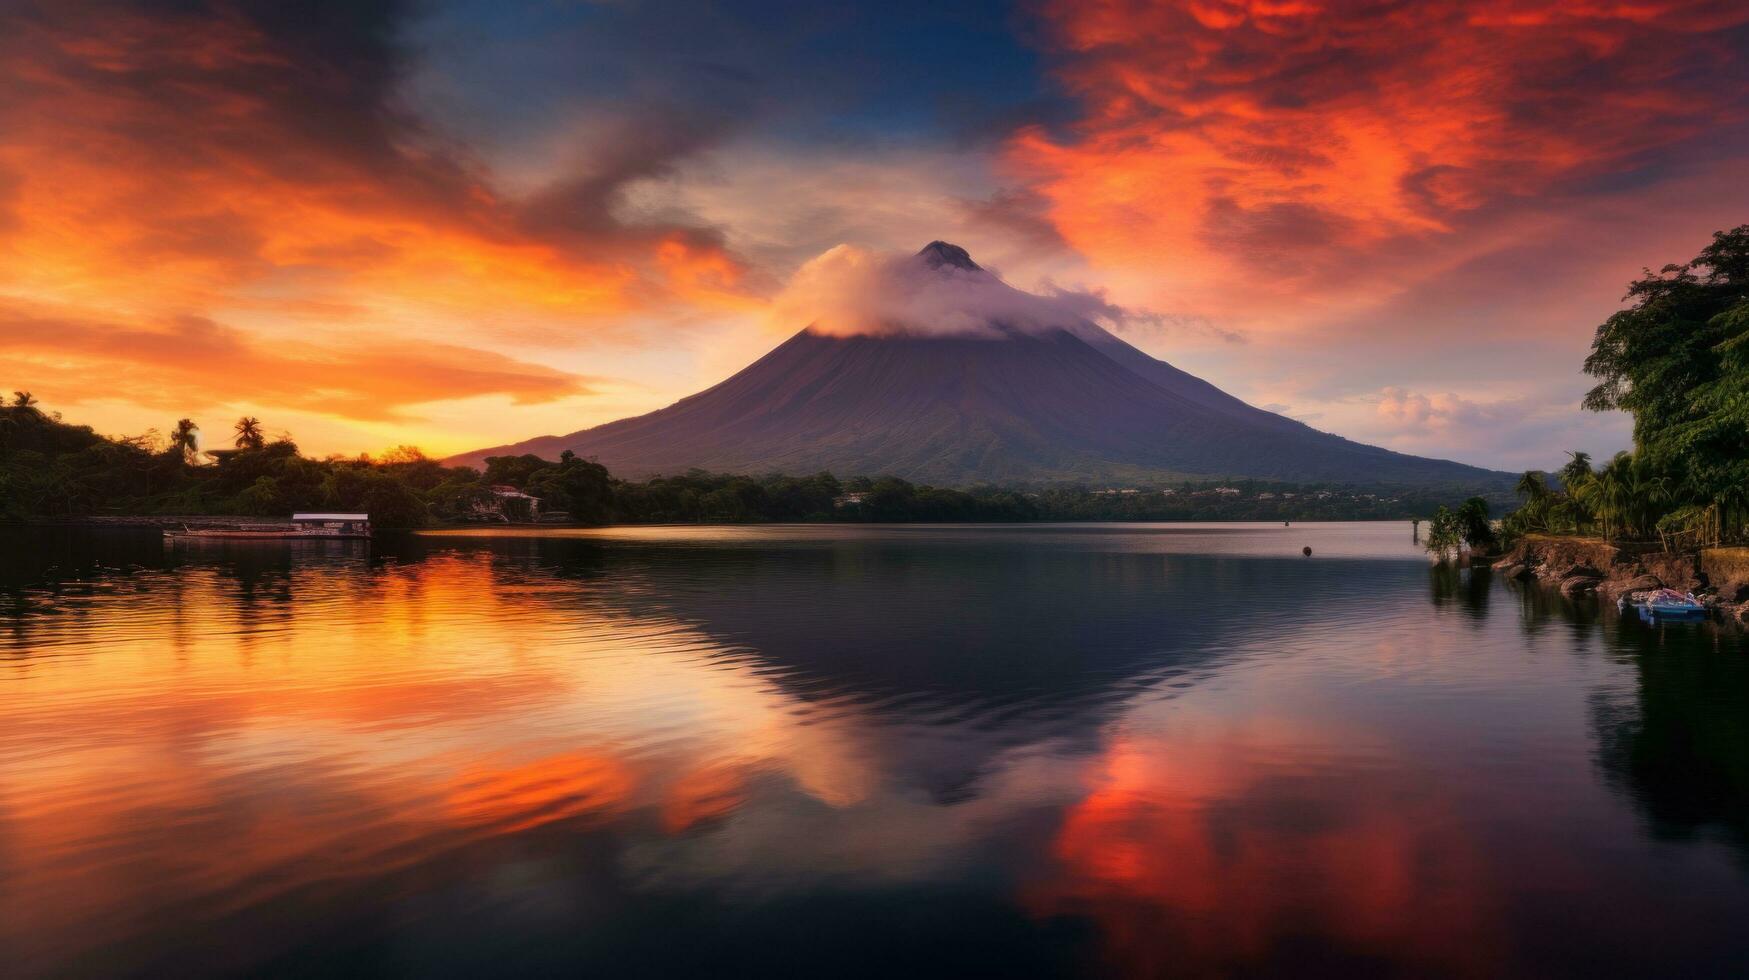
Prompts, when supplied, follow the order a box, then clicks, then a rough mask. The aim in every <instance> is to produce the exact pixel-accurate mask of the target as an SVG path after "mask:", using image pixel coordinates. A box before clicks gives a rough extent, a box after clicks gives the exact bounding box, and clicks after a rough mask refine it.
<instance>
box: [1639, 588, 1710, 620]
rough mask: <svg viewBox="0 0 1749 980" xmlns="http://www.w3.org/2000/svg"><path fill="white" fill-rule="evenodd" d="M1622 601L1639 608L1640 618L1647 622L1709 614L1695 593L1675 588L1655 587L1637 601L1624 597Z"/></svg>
mask: <svg viewBox="0 0 1749 980" xmlns="http://www.w3.org/2000/svg"><path fill="white" fill-rule="evenodd" d="M1622 602H1623V603H1624V604H1627V605H1632V606H1633V607H1634V608H1635V609H1637V610H1639V613H1640V618H1641V619H1644V620H1646V621H1647V622H1657V621H1659V620H1672V619H1704V618H1705V617H1706V614H1707V610H1706V606H1705V605H1704V604H1702V603H1701V601H1700V600H1699V599H1696V598H1695V597H1694V593H1692V592H1686V593H1684V592H1678V591H1676V590H1675V589H1655V590H1653V591H1651V592H1647V593H1644V594H1642V595H1641V596H1640V597H1639V598H1638V599H1637V600H1636V601H1633V602H1629V601H1628V600H1627V599H1626V597H1624V598H1623V600H1622Z"/></svg>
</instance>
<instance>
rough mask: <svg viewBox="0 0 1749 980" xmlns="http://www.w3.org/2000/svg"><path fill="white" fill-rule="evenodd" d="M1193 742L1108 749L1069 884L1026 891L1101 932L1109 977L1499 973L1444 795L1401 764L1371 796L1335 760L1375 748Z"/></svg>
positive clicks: (1060, 836)
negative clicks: (1353, 967) (1383, 969)
mask: <svg viewBox="0 0 1749 980" xmlns="http://www.w3.org/2000/svg"><path fill="white" fill-rule="evenodd" d="M1189 727H1190V728H1191V730H1190V732H1189V733H1188V734H1186V733H1182V732H1179V731H1176V730H1174V731H1173V732H1171V733H1165V732H1158V733H1147V734H1132V735H1125V736H1123V737H1119V738H1117V739H1115V740H1114V741H1112V742H1111V743H1110V745H1109V746H1108V747H1107V749H1106V751H1105V752H1104V754H1103V756H1102V757H1101V758H1100V759H1099V760H1098V762H1097V764H1096V765H1095V766H1094V767H1093V769H1092V774H1093V775H1092V777H1091V782H1092V784H1093V789H1092V790H1091V792H1089V793H1088V794H1087V795H1086V797H1085V798H1083V799H1082V800H1081V801H1080V802H1078V803H1077V804H1075V805H1074V806H1072V807H1071V808H1070V809H1069V810H1068V812H1067V814H1066V816H1065V818H1064V820H1063V822H1062V824H1061V825H1060V827H1059V829H1058V831H1057V833H1056V836H1055V838H1054V840H1053V842H1052V845H1051V851H1052V857H1053V859H1054V864H1055V870H1054V872H1053V875H1052V876H1051V877H1050V878H1049V880H1047V881H1044V882H1041V883H1038V884H1035V885H1034V886H1032V887H1030V888H1029V889H1028V890H1027V894H1026V900H1027V902H1028V904H1029V906H1030V907H1031V908H1032V909H1033V910H1034V911H1035V912H1036V913H1038V914H1040V915H1047V916H1050V915H1065V914H1067V915H1077V916H1086V917H1089V918H1091V919H1092V920H1093V921H1094V922H1095V923H1096V924H1097V926H1098V929H1099V932H1100V936H1101V942H1102V948H1103V955H1105V956H1106V957H1108V958H1109V960H1110V965H1111V966H1112V967H1113V968H1117V969H1121V970H1123V971H1124V972H1125V973H1126V974H1130V975H1137V976H1156V975H1165V974H1180V973H1188V974H1191V975H1202V974H1206V973H1213V974H1220V975H1225V974H1229V973H1233V972H1241V973H1242V972H1245V971H1246V970H1248V969H1260V968H1265V967H1277V968H1279V967H1281V966H1283V965H1284V964H1285V965H1293V964H1298V966H1297V967H1296V968H1297V969H1305V968H1308V966H1309V965H1310V964H1312V963H1314V962H1318V961H1319V960H1318V959H1316V958H1307V957H1308V956H1313V957H1329V958H1330V959H1329V962H1336V961H1346V962H1354V963H1362V962H1371V963H1373V964H1375V965H1376V964H1377V963H1379V962H1393V963H1397V964H1398V965H1400V966H1405V965H1406V966H1410V967H1411V968H1412V969H1415V968H1432V967H1435V966H1437V968H1438V969H1437V972H1440V973H1442V974H1448V975H1449V974H1450V973H1452V972H1453V969H1454V967H1453V964H1472V965H1473V964H1478V963H1486V962H1487V961H1488V956H1487V954H1486V950H1487V949H1488V948H1489V943H1490V942H1492V941H1495V940H1497V939H1498V937H1497V936H1496V935H1495V933H1496V931H1497V930H1496V928H1495V926H1496V925H1497V923H1498V921H1499V919H1498V918H1497V917H1496V916H1495V915H1494V914H1493V913H1494V912H1495V911H1497V910H1494V909H1493V908H1492V902H1493V893H1492V890H1491V889H1490V888H1489V883H1488V882H1487V881H1486V880H1485V879H1484V877H1483V873H1482V869H1483V868H1484V866H1485V864H1484V861H1483V860H1482V858H1483V855H1482V854H1481V853H1480V851H1479V846H1478V845H1477V844H1476V843H1475V842H1474V841H1472V840H1470V839H1468V838H1467V837H1466V836H1465V834H1464V833H1463V831H1462V829H1461V828H1460V827H1458V826H1456V822H1455V820H1453V819H1452V817H1451V816H1450V813H1449V805H1450V803H1451V800H1450V799H1449V798H1447V796H1446V795H1445V794H1444V793H1442V792H1441V788H1440V787H1439V786H1437V785H1431V784H1429V783H1427V782H1426V781H1425V780H1421V781H1417V780H1416V779H1412V778H1410V777H1408V776H1407V775H1402V776H1397V775H1395V774H1392V773H1390V772H1389V768H1390V767H1391V766H1392V764H1393V763H1392V762H1391V761H1390V760H1388V759H1373V760H1368V761H1369V763H1370V766H1369V768H1373V769H1374V770H1375V771H1374V772H1372V773H1371V774H1370V777H1369V778H1366V779H1365V780H1364V781H1362V780H1361V779H1357V778H1356V777H1355V776H1354V775H1353V769H1352V768H1351V767H1347V766H1333V765H1329V764H1328V763H1329V762H1330V761H1331V760H1330V759H1328V758H1323V757H1320V755H1319V752H1320V749H1319V748H1318V747H1319V746H1331V745H1338V744H1347V745H1349V746H1350V747H1352V746H1353V745H1354V744H1355V743H1356V741H1358V742H1359V744H1361V745H1365V744H1366V741H1367V740H1366V738H1365V733H1364V732H1344V733H1341V734H1340V735H1337V733H1334V732H1331V731H1328V730H1321V729H1319V728H1315V727H1310V726H1306V725H1301V724H1298V723H1295V724H1283V723H1275V722H1270V721H1267V720H1252V721H1248V722H1246V724H1245V725H1244V726H1243V727H1240V726H1232V725H1224V724H1223V725H1217V726H1215V728H1216V730H1214V731H1210V730H1208V729H1207V728H1206V727H1204V728H1202V729H1201V730H1199V729H1198V726H1195V725H1192V726H1189ZM1459 954H1461V955H1459Z"/></svg>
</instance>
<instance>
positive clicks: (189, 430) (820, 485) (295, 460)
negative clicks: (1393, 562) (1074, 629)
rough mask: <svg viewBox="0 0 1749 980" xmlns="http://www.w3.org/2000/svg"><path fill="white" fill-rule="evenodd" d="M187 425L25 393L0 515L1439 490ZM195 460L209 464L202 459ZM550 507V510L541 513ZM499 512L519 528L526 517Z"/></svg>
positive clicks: (1321, 507)
mask: <svg viewBox="0 0 1749 980" xmlns="http://www.w3.org/2000/svg"><path fill="white" fill-rule="evenodd" d="M199 431H200V429H199V426H197V425H196V424H195V423H194V422H193V421H191V420H189V419H182V420H180V421H178V422H177V424H176V426H175V427H174V428H173V429H172V430H171V433H170V435H168V436H163V437H161V436H158V435H156V434H150V433H149V434H147V435H145V436H140V437H135V438H127V439H109V438H105V437H103V436H100V435H98V434H97V433H95V432H93V431H92V430H91V429H90V428H88V427H85V426H77V425H70V424H67V423H65V422H62V421H61V420H60V419H59V417H58V416H55V415H50V414H46V413H44V412H43V411H42V410H41V408H40V407H39V406H38V405H36V404H35V400H34V399H33V398H31V397H30V396H29V395H28V394H25V393H19V394H18V396H17V397H16V398H15V399H14V404H12V405H9V406H4V407H0V519H23V518H32V517H61V516H76V515H87V514H146V515H150V514H236V515H248V516H261V517H271V516H283V515H286V514H289V513H291V512H292V511H295V510H346V511H354V510H356V511H366V512H368V513H370V514H371V516H372V518H373V520H374V521H375V522H376V524H377V525H378V526H380V527H421V526H424V525H427V524H432V523H460V522H468V521H490V520H502V519H503V517H504V516H505V513H506V511H505V506H504V503H503V501H504V498H503V495H502V494H501V493H495V492H494V488H499V489H500V490H503V489H511V490H515V491H520V492H524V493H527V494H529V495H531V496H533V497H537V498H539V500H540V506H541V508H542V513H543V514H546V515H548V516H550V517H560V518H562V519H565V520H569V521H573V522H576V523H584V524H603V523H609V522H625V523H701V522H748V521H1035V520H1061V521H1085V520H1109V521H1134V520H1179V521H1183V520H1365V519H1385V518H1405V517H1409V516H1411V515H1414V514H1421V513H1426V512H1427V510H1428V509H1430V508H1431V507H1432V506H1433V503H1434V502H1435V501H1436V500H1438V499H1440V497H1441V496H1442V493H1443V492H1442V491H1437V490H1423V491H1415V492H1406V491H1400V490H1390V489H1387V488H1370V489H1368V488H1357V487H1342V486H1335V485H1323V484H1320V485H1312V486H1294V485H1287V484H1273V483H1263V482H1260V481H1252V480H1246V481H1240V482H1237V483H1233V484H1231V485H1230V486H1222V485H1220V484H1216V483H1191V482H1186V483H1180V484H1177V485H1174V486H1157V487H1146V488H1125V489H1113V488H1101V487H1085V486H1068V487H1048V488H1038V489H1033V490H1019V489H1003V488H997V487H974V488H971V489H967V490H953V489H944V488H941V487H931V486H927V485H918V484H914V483H910V482H908V481H905V480H900V479H897V478H894V477H879V478H873V479H871V478H867V477H857V478H853V479H847V480H840V479H838V478H837V477H835V476H833V475H832V474H830V473H819V474H816V475H814V476H804V477H795V476H783V475H770V476H758V477H754V476H732V475H725V474H713V473H703V472H697V471H694V472H691V473H686V474H682V475H679V476H665V477H656V478H654V479H651V480H647V481H644V482H629V481H622V480H616V479H613V477H612V476H611V475H610V474H609V473H608V471H607V470H606V469H605V468H604V467H602V466H601V465H600V464H599V463H595V462H592V461H589V460H585V459H579V458H578V457H576V456H574V455H572V454H571V453H565V454H563V455H562V456H561V457H560V459H559V460H558V461H557V462H554V461H551V460H546V459H542V458H540V457H538V456H528V455H525V456H495V457H492V458H491V459H489V460H488V461H487V466H486V470H485V472H484V473H482V472H479V471H477V470H474V469H470V468H465V467H446V466H443V465H442V464H441V463H438V462H437V461H435V460H431V459H428V458H426V457H425V456H424V455H422V454H421V453H420V452H419V451H418V450H416V449H411V448H401V449H397V450H395V451H393V452H390V453H388V454H385V455H384V456H381V457H378V458H376V459H371V458H368V457H357V458H342V457H330V458H328V459H321V460H317V459H309V458H307V457H304V456H302V455H300V454H299V452H298V448H297V446H296V445H295V444H294V443H293V442H291V441H290V440H289V439H284V438H282V439H277V440H270V439H268V438H267V437H266V436H265V435H264V433H263V431H262V428H261V423H260V421H259V420H257V419H254V418H245V419H242V420H239V421H238V422H237V424H236V425H235V426H234V427H233V429H232V432H231V443H232V448H226V449H219V450H211V451H208V452H204V453H203V452H201V451H199V446H198V442H199ZM206 460H210V462H206ZM555 512H561V513H555ZM509 516H515V517H519V518H531V517H532V515H531V514H527V513H516V514H511V515H509Z"/></svg>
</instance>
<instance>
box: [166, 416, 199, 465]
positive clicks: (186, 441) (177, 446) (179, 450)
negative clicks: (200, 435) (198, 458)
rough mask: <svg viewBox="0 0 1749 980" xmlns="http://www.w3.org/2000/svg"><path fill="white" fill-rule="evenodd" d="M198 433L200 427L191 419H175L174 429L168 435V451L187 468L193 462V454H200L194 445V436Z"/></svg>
mask: <svg viewBox="0 0 1749 980" xmlns="http://www.w3.org/2000/svg"><path fill="white" fill-rule="evenodd" d="M199 431H200V426H198V425H195V424H194V420H193V419H177V420H176V429H175V431H173V432H171V433H170V451H171V452H172V453H175V454H176V457H177V458H178V459H180V460H181V461H182V465H184V466H187V465H188V464H189V463H192V462H194V458H195V454H196V453H198V452H200V447H199V446H198V445H196V440H195V437H194V434H195V433H196V432H199Z"/></svg>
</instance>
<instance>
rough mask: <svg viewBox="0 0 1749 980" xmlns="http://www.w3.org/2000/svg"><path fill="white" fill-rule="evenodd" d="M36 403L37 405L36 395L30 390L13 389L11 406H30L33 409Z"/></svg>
mask: <svg viewBox="0 0 1749 980" xmlns="http://www.w3.org/2000/svg"><path fill="white" fill-rule="evenodd" d="M36 405H37V400H36V396H35V395H33V394H31V393H30V392H28V391H15V392H13V393H12V407H13V408H31V409H34V408H35V407H36Z"/></svg>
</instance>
